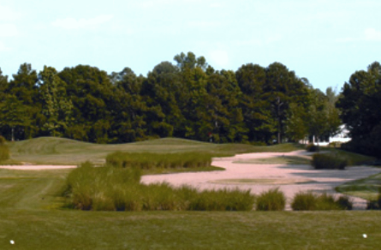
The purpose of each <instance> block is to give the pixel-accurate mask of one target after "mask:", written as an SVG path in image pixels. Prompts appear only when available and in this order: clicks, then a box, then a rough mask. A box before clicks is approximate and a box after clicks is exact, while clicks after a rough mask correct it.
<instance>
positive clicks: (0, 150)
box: [0, 135, 9, 162]
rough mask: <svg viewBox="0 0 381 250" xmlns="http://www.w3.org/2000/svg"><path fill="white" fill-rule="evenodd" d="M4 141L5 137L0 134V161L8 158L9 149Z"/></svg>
mask: <svg viewBox="0 0 381 250" xmlns="http://www.w3.org/2000/svg"><path fill="white" fill-rule="evenodd" d="M5 142H6V140H5V138H4V137H3V136H1V135H0V162H2V161H6V160H8V159H9V149H8V146H7V145H6V144H5Z"/></svg>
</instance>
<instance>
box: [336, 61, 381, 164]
mask: <svg viewBox="0 0 381 250" xmlns="http://www.w3.org/2000/svg"><path fill="white" fill-rule="evenodd" d="M380 103H381V65H380V63H378V62H374V63H372V64H371V65H369V66H368V70H367V71H364V70H361V71H356V72H355V73H353V74H352V75H351V77H350V79H349V81H348V82H347V83H345V84H344V87H343V89H342V93H341V95H340V98H339V100H338V102H337V107H338V108H339V109H340V111H341V115H340V116H341V119H342V120H343V122H344V123H345V124H346V126H347V128H348V130H349V132H350V136H351V138H352V140H351V142H349V143H348V144H346V145H345V147H346V148H347V149H349V150H353V151H356V152H359V153H362V154H367V155H372V156H376V157H379V156H380V152H381V119H380V117H381V109H380Z"/></svg>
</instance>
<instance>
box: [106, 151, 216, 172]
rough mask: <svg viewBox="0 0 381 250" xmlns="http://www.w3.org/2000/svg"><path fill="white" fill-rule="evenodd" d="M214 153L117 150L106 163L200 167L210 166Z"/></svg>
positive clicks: (126, 165)
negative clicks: (127, 151) (159, 152)
mask: <svg viewBox="0 0 381 250" xmlns="http://www.w3.org/2000/svg"><path fill="white" fill-rule="evenodd" d="M211 162H212V155H211V154H209V153H202V152H185V153H173V154H155V153H123V152H115V153H112V154H109V155H108V156H107V157H106V164H107V165H109V166H113V167H119V168H131V167H135V168H140V169H153V168H200V167H210V164H211Z"/></svg>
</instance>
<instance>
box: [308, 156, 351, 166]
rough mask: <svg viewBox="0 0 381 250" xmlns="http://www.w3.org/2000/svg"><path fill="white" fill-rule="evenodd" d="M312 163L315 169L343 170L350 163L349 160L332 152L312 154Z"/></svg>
mask: <svg viewBox="0 0 381 250" xmlns="http://www.w3.org/2000/svg"><path fill="white" fill-rule="evenodd" d="M311 165H312V166H313V167H314V168H315V169H341V170H343V169H345V167H346V166H347V165H348V161H347V160H346V159H341V158H340V157H337V156H335V155H332V154H314V155H313V156H312V161H311Z"/></svg>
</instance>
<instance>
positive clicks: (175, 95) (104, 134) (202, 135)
mask: <svg viewBox="0 0 381 250" xmlns="http://www.w3.org/2000/svg"><path fill="white" fill-rule="evenodd" d="M0 95H1V96H0V100H1V103H0V134H2V135H3V136H4V137H6V138H7V139H8V140H23V139H28V138H34V137H39V136H56V137H65V138H71V139H76V140H81V141H88V142H96V143H123V142H133V141H139V140H145V139H150V138H159V137H179V138H188V139H195V140H201V141H213V142H258V143H266V144H271V143H274V142H284V141H298V140H300V139H304V138H306V137H309V136H312V135H314V136H316V137H317V138H325V137H328V136H329V135H331V134H334V133H335V132H336V131H337V129H338V127H339V125H340V123H341V121H340V119H339V111H338V110H337V109H336V107H335V103H336V100H337V98H338V96H337V94H336V93H335V92H334V91H333V90H332V88H328V89H327V91H326V93H323V92H322V91H320V90H319V89H314V88H313V87H312V85H311V84H310V83H309V82H308V80H307V78H300V77H298V76H297V75H296V74H295V72H294V71H290V70H289V69H288V68H287V67H286V66H285V65H283V64H281V63H279V62H274V63H272V64H270V65H269V66H268V67H262V66H260V65H257V64H245V65H242V66H241V67H240V68H239V69H238V70H237V71H235V72H234V71H232V70H215V69H213V67H212V66H210V65H208V64H207V62H206V60H205V58H204V57H202V56H200V57H196V55H195V54H194V53H192V52H188V53H187V54H184V53H180V54H178V55H176V56H175V57H174V63H171V62H168V61H165V62H161V63H159V64H158V65H156V66H155V67H154V68H153V69H152V71H150V72H149V73H148V74H147V75H146V76H142V75H136V74H135V73H134V72H133V71H132V70H131V69H130V68H124V69H123V70H122V71H120V72H113V73H111V74H107V72H105V71H103V70H100V69H98V68H96V67H91V66H87V65H78V66H76V67H72V68H69V67H67V68H64V69H63V70H62V71H57V70H56V69H55V68H53V67H48V66H44V68H43V69H42V70H41V71H40V72H38V73H37V71H36V70H34V69H33V68H32V66H31V65H30V64H28V63H24V64H22V65H21V66H20V68H19V70H18V72H17V73H16V74H14V75H13V76H12V79H8V77H7V76H4V75H3V74H2V73H1V70H0Z"/></svg>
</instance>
